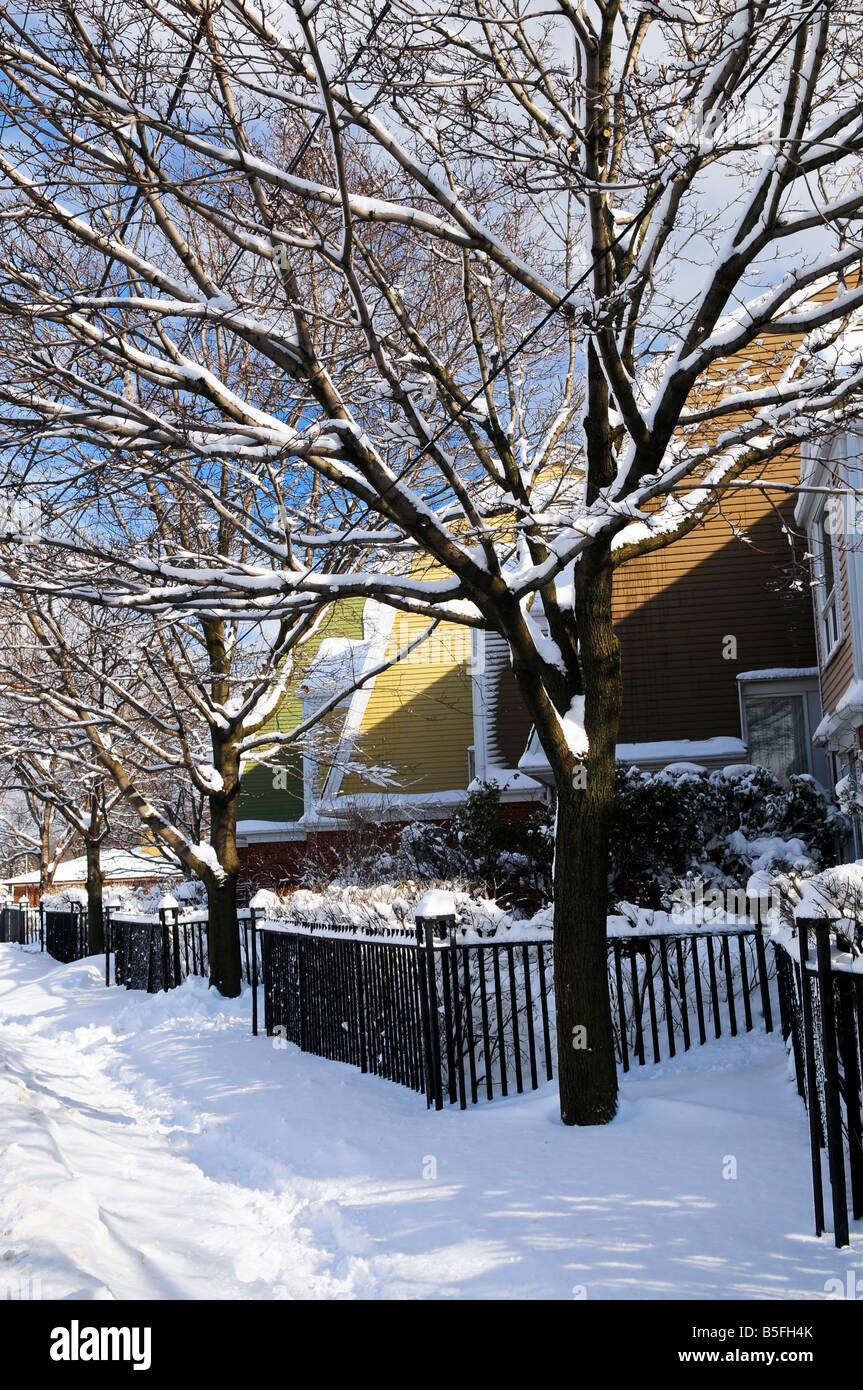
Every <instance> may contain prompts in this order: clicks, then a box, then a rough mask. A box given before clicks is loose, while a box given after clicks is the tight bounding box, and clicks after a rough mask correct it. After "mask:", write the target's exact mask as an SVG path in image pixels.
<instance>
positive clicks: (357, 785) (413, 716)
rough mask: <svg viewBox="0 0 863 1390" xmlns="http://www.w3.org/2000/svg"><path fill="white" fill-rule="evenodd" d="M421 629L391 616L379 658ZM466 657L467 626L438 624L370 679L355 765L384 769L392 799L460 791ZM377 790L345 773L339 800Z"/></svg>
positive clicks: (467, 710) (468, 703) (418, 620)
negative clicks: (391, 776) (391, 777)
mask: <svg viewBox="0 0 863 1390" xmlns="http://www.w3.org/2000/svg"><path fill="white" fill-rule="evenodd" d="M428 625H429V623H428V619H427V618H424V617H422V616H420V615H417V614H406V613H400V614H398V615H397V616H396V619H395V622H394V624H393V631H392V634H391V636H390V640H389V644H388V647H387V656H394V655H395V654H396V652H397V651H399V649H400V648H402V647H404V646H406V645H407V644H408V643H409V642H411V641H413V639H414V638H415V637H419V636H420V635H421V634H422V632H423V631H425V629H426V628H427V627H428ZM470 651H471V635H470V629H469V628H462V627H458V626H456V625H454V624H449V623H445V624H441V626H440V627H439V628H437V629H436V630H435V632H434V633H433V634H432V637H431V639H430V640H429V641H428V642H425V643H423V644H422V645H421V646H419V647H417V648H416V649H415V650H414V651H413V652H412V653H411V654H410V655H409V656H408V657H407V658H406V659H405V660H403V661H401V662H400V663H398V664H397V665H395V666H392V667H391V668H390V669H389V670H388V671H384V672H382V674H381V675H379V676H378V678H377V680H376V681H375V684H374V689H373V690H372V693H371V695H370V697H369V701H368V705H367V706H366V710H365V714H364V715H363V719H362V723H361V725H360V737H359V740H358V744H357V749H356V760H357V761H359V762H362V763H365V764H366V765H368V766H379V767H383V766H389V767H392V768H393V769H394V772H395V785H394V786H393V787H392V788H390V790H393V792H394V793H398V792H399V791H401V792H405V793H408V794H417V795H418V794H422V793H429V792H440V791H459V790H464V788H465V787H466V786H467V783H468V762H467V750H468V748H469V747H470V745H471V744H472V743H473V700H472V691H471V678H470ZM385 790H387V789H386V788H382V787H381V786H379V785H375V783H374V781H373V780H372V779H371V778H366V777H363V776H362V775H361V774H360V773H358V772H353V771H352V772H350V773H348V774H347V775H346V776H345V778H344V779H343V781H342V785H341V793H342V794H343V795H347V794H350V793H356V792H360V791H364V792H381V791H385Z"/></svg>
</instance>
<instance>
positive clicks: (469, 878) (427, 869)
mask: <svg viewBox="0 0 863 1390" xmlns="http://www.w3.org/2000/svg"><path fill="white" fill-rule="evenodd" d="M553 857H554V813H553V811H552V810H550V809H549V808H548V807H546V806H540V807H537V809H536V810H535V811H532V812H531V813H530V814H529V815H527V816H525V817H523V818H519V819H515V820H514V819H509V818H507V817H506V814H505V812H502V810H501V799H500V788H499V787H498V785H497V784H496V783H494V782H483V783H481V784H480V785H479V787H478V788H477V789H476V790H474V791H472V792H471V793H470V795H469V796H468V798H467V801H466V802H465V804H464V805H463V806H461V807H459V809H458V810H457V811H456V812H455V814H454V815H453V816H452V818H451V819H450V820H449V821H447V822H446V823H444V824H443V825H429V824H423V823H422V822H419V823H416V824H413V825H410V826H407V827H406V828H405V830H404V831H402V834H401V839H400V844H399V849H398V852H397V854H396V855H395V856H394V857H393V867H395V868H399V869H402V870H406V871H408V872H409V873H410V874H411V876H412V877H414V878H418V879H429V880H438V879H443V878H454V879H457V880H460V881H461V882H463V883H465V884H467V885H470V886H472V887H473V888H474V889H475V890H477V891H481V892H482V893H484V894H486V895H488V896H490V897H493V898H496V899H498V900H499V901H501V902H507V903H510V904H512V905H514V906H535V905H537V904H539V903H542V902H546V901H548V899H549V897H550V896H551V876H552V861H553Z"/></svg>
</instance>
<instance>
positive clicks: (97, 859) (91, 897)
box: [84, 839, 105, 956]
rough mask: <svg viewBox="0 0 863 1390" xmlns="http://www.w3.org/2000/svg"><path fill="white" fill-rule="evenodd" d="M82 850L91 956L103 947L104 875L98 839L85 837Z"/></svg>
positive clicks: (88, 939)
mask: <svg viewBox="0 0 863 1390" xmlns="http://www.w3.org/2000/svg"><path fill="white" fill-rule="evenodd" d="M84 851H85V853H86V856H87V950H88V951H89V953H90V955H91V956H95V955H99V954H100V953H101V952H102V951H104V949H105V913H104V909H103V906H102V887H103V885H104V882H105V875H104V874H103V872H102V863H101V858H102V855H101V843H100V841H99V840H89V839H85V841H84Z"/></svg>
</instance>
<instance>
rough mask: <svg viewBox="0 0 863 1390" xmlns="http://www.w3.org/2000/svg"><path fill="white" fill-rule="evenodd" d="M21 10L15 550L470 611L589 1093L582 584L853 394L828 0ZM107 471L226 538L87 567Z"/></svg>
mask: <svg viewBox="0 0 863 1390" xmlns="http://www.w3.org/2000/svg"><path fill="white" fill-rule="evenodd" d="M31 13H32V14H33V15H38V19H36V18H33V19H31V21H30V22H29V23H24V22H23V21H19V19H18V18H17V17H16V14H15V13H13V12H10V11H8V10H5V11H3V20H2V24H0V65H2V70H3V73H4V75H5V83H6V85H5V104H6V119H7V124H6V130H5V134H4V136H3V139H2V143H0V177H2V179H3V198H4V222H3V228H4V230H3V251H4V255H3V260H4V262H5V266H6V269H5V270H4V271H3V272H2V279H0V308H2V311H3V317H4V340H5V343H6V344H7V351H8V357H7V360H6V362H5V363H4V364H3V365H2V367H0V373H2V377H0V396H1V397H2V399H3V400H4V401H5V402H6V416H5V421H6V440H7V446H8V447H7V451H6V454H7V458H8V460H9V474H8V477H9V484H10V486H11V487H20V486H22V485H24V486H29V487H31V488H36V489H37V490H38V492H39V495H40V497H41V498H42V499H43V502H44V505H45V506H46V508H47V511H48V515H49V517H50V519H51V525H52V526H53V531H52V529H51V527H49V528H48V530H47V532H46V537H45V539H46V542H51V541H53V543H54V544H55V545H56V546H59V547H61V548H65V552H66V554H67V555H68V556H69V557H72V558H73V559H74V562H75V563H74V567H73V568H74V571H75V572H74V573H72V574H70V575H68V576H66V577H65V578H64V580H63V581H62V582H61V581H60V580H58V578H57V576H56V574H55V575H53V576H49V575H45V574H42V575H40V574H39V573H38V566H39V563H40V559H39V556H40V554H44V552H45V551H46V550H47V549H49V548H50V547H49V545H48V544H46V545H44V546H43V547H42V548H41V552H39V551H38V548H37V553H36V554H35V555H33V554H31V556H30V563H31V566H32V567H33V569H32V571H31V582H32V583H33V585H34V586H35V587H40V586H41V589H42V591H43V592H45V591H54V592H65V593H67V594H73V595H77V596H79V597H82V598H90V599H92V598H96V597H97V598H98V599H99V601H101V602H109V603H116V604H120V603H123V602H125V603H127V604H131V605H135V606H137V607H139V608H145V607H147V606H151V607H153V608H155V609H157V610H158V611H161V612H166V611H168V610H169V609H174V610H180V609H183V608H185V609H186V610H187V611H193V612H195V613H197V614H207V615H209V616H210V617H213V616H216V615H218V616H220V617H221V618H224V617H225V616H230V618H231V620H232V621H242V620H248V619H251V618H257V619H260V616H261V613H262V611H263V610H264V609H266V610H267V612H268V613H269V614H275V613H279V614H281V615H282V620H283V621H287V620H289V618H288V616H287V615H290V614H291V613H297V612H298V611H302V609H303V606H304V605H308V603H309V602H310V600H319V601H325V602H329V601H331V600H334V599H339V598H342V597H345V596H350V595H357V594H362V595H367V596H371V597H376V598H380V599H382V600H384V601H385V602H388V603H392V604H396V605H398V606H400V607H402V608H404V609H407V610H409V611H413V612H421V613H424V614H428V615H429V617H430V618H432V619H448V620H453V621H458V622H464V623H469V624H474V625H476V626H478V627H486V628H489V629H492V630H494V631H496V632H498V633H500V634H502V636H503V637H504V638H505V639H506V641H507V643H508V644H509V648H510V652H511V655H512V662H513V669H514V672H515V675H516V678H517V680H518V683H519V687H520V690H521V692H522V695H523V697H524V700H525V702H526V704H527V706H528V709H529V710H530V712H531V715H532V718H533V721H534V724H535V727H536V732H537V735H538V737H539V740H540V742H541V744H542V747H543V749H544V751H545V754H546V756H547V758H548V761H549V764H550V766H551V768H552V771H553V774H554V779H555V783H556V787H557V855H556V860H555V985H556V1007H557V1026H558V1039H559V1075H560V1088H561V1113H562V1116H563V1119H564V1121H565V1122H566V1123H600V1122H605V1121H608V1120H610V1119H611V1118H612V1116H613V1115H614V1113H615V1110H616V1105H617V1079H616V1069H615V1063H614V1051H613V1041H612V1028H611V1016H610V1007H609V997H608V986H607V972H606V942H605V930H606V928H605V907H606V862H607V855H606V845H607V832H608V820H609V812H610V807H611V802H612V794H613V769H614V755H615V745H616V737H617V728H618V719H619V714H620V706H621V677H620V656H619V650H618V644H617V639H616V637H615V633H614V628H613V625H612V595H613V592H614V584H615V576H616V574H617V572H618V570H619V568H620V567H621V566H622V565H625V564H627V563H630V562H632V561H633V560H634V559H636V558H637V557H639V556H642V555H645V554H647V553H649V552H651V551H653V550H656V549H659V548H661V547H663V546H667V545H670V544H673V543H674V541H675V540H676V539H677V538H679V537H680V536H683V535H685V534H686V533H687V532H689V531H690V530H692V529H693V528H694V527H695V526H697V525H699V524H700V523H701V522H702V521H703V520H704V518H705V517H706V516H708V515H710V513H711V512H712V511H713V510H714V509H715V508H716V507H717V506H719V505H720V504H721V502H722V499H723V497H725V496H727V495H728V494H729V492H730V490H731V489H733V488H739V487H745V486H758V487H769V486H771V485H772V480H771V469H770V465H771V462H772V460H774V459H776V458H777V456H778V455H780V454H782V453H783V452H784V451H787V450H794V449H797V448H798V447H799V446H800V444H801V442H808V441H812V440H815V439H817V438H818V437H819V435H820V434H822V433H823V432H825V431H828V430H836V429H841V428H842V427H843V424H844V423H845V422H846V421H848V420H850V419H852V418H853V417H854V415H855V413H856V412H857V411H858V410H859V401H860V395H861V385H863V364H861V361H860V357H859V351H857V350H854V349H853V348H848V347H847V346H846V339H845V338H843V336H842V332H843V329H844V328H845V327H846V326H847V325H848V324H849V323H850V322H851V321H852V319H853V317H854V316H855V315H856V314H857V313H858V311H859V310H860V307H861V305H863V285H861V284H860V283H858V273H859V266H860V259H861V248H860V242H859V234H860V220H861V209H863V180H861V178H860V152H861V145H863V100H861V97H863V91H861V85H863V84H861V77H860V71H859V60H858V54H859V50H860V44H861V39H863V20H861V16H860V13H859V11H858V9H857V7H856V6H855V5H853V4H851V3H849V0H838V3H832V2H831V0H815V2H814V3H811V2H810V0H762V2H761V3H757V2H756V0H747V3H743V4H741V5H739V6H734V7H729V6H728V5H726V4H723V3H722V2H721V0H705V3H704V4H703V5H702V6H701V8H700V9H699V10H697V11H696V10H695V9H694V8H692V7H690V6H689V5H684V4H678V3H676V0H585V3H584V4H577V3H575V4H572V3H570V2H569V0H558V4H557V6H556V7H555V8H553V9H548V8H544V7H541V6H537V5H536V4H535V3H533V0H443V3H441V4H439V5H434V6H428V7H426V6H424V5H423V4H422V3H416V0H387V3H385V4H382V5H380V6H378V5H377V3H374V0H368V3H367V0H356V3H353V0H319V3H318V4H316V5H311V6H310V5H308V4H305V3H300V0H290V3H288V4H284V5H279V6H278V7H277V6H275V5H274V6H272V7H268V6H267V5H266V4H264V5H261V4H260V3H258V0H255V3H254V4H253V3H251V2H250V0H229V3H227V4H223V5H222V6H220V7H218V8H216V7H213V6H210V5H209V4H207V3H200V0H166V3H165V4H163V5H161V6H160V7H159V11H158V14H156V12H155V10H154V9H153V8H152V7H151V6H150V5H149V4H147V3H146V0H131V3H127V4H124V5H123V6H122V8H120V7H118V6H114V5H112V4H108V3H105V0H85V3H83V4H79V5H76V6H75V7H74V9H73V8H72V7H70V6H65V5H64V6H59V7H58V6H56V5H52V6H51V7H49V8H46V9H42V8H40V7H38V6H37V7H35V8H34V9H33V10H32V11H31ZM227 247H230V248H231V254H230V257H228V256H227V254H226V248H227ZM214 335H215V336H218V339H219V341H220V342H232V343H234V344H235V345H237V346H238V347H239V346H242V349H243V351H244V352H246V353H247V354H248V362H249V372H248V375H247V377H246V379H245V381H244V383H243V385H242V389H239V390H238V389H235V387H234V385H232V384H231V379H230V377H229V376H228V375H227V374H225V373H222V372H221V371H220V368H219V363H218V360H217V359H216V358H214V357H213V355H212V353H208V352H207V344H208V342H209V341H210V340H211V339H212V338H213V337H214ZM130 382H132V383H134V385H133V386H131V387H130V384H129V383H130ZM274 383H277V384H278V386H279V389H280V390H281V392H282V393H283V405H279V404H278V403H277V402H276V401H275V400H274V397H273V384H274ZM582 402H585V403H586V409H584V410H583V406H582ZM49 460H50V463H49V462H48V461H49ZM217 461H218V463H219V464H220V465H221V466H222V468H223V470H225V471H226V472H227V473H228V474H230V475H231V476H232V477H234V478H237V479H239V478H242V479H249V478H253V479H254V480H255V497H256V503H255V510H254V512H250V511H248V510H247V511H244V512H240V511H239V509H238V508H237V505H236V501H237V495H238V493H237V489H236V488H230V489H229V490H228V494H229V495H227V496H225V497H222V496H220V495H219V490H218V486H215V485H214V483H215V479H214V478H210V479H208V477H207V474H206V466H211V467H212V466H214V464H215V463H216V462H217ZM205 465H206V466H205ZM100 470H105V476H106V477H107V476H109V475H111V476H116V477H132V476H135V477H142V476H148V477H150V478H153V479H156V478H164V477H166V476H170V477H171V479H172V480H173V482H174V484H176V485H180V486H186V487H188V488H189V489H190V490H191V491H194V492H195V495H198V496H202V495H204V494H207V496H208V501H209V502H210V503H211V504H212V505H213V506H214V507H216V509H217V510H219V512H220V515H224V516H226V517H227V518H229V519H230V521H231V523H232V524H234V525H236V527H237V530H238V533H239V534H242V536H243V537H244V538H245V540H246V541H247V542H248V546H249V551H248V553H247V555H246V556H245V557H244V560H243V562H242V563H236V562H235V561H234V560H233V557H232V556H230V555H228V554H225V553H223V551H221V550H220V549H219V547H218V546H217V545H213V546H211V547H210V548H209V551H208V553H207V555H206V556H204V555H202V554H201V553H200V552H196V553H195V554H193V555H190V554H189V553H188V552H187V551H186V550H185V549H184V547H183V545H182V542H181V541H180V540H178V538H177V536H176V535H175V534H174V533H173V532H172V531H171V528H170V527H169V528H168V529H167V530H166V533H165V535H164V537H163V540H164V547H163V550H162V551H161V553H160V554H159V556H158V559H157V562H155V563H154V561H153V559H152V556H151V557H149V559H148V558H147V557H146V556H144V555H141V554H137V555H136V554H131V555H130V557H129V564H130V566H131V570H127V571H126V573H127V575H128V574H129V573H134V575H135V576H136V578H135V581H134V582H133V583H129V582H128V581H127V582H126V583H125V584H120V583H117V582H116V581H115V580H114V579H113V577H112V574H111V572H110V570H109V569H106V568H105V567H104V565H103V566H102V568H101V569H100V567H99V563H98V557H96V558H94V556H93V554H92V552H91V551H90V550H89V549H88V547H87V546H86V545H85V544H83V543H82V542H81V541H80V540H76V539H75V537H74V536H73V534H72V525H71V522H70V521H69V517H70V509H71V504H70V500H69V497H70V493H69V489H70V487H71V484H72V479H73V478H74V479H77V480H79V481H80V480H81V479H82V478H86V479H87V483H88V486H90V487H93V486H94V479H95V478H96V477H98V476H99V473H100ZM88 505H91V503H88ZM61 517H62V518H63V519H64V524H65V525H66V527H67V528H69V529H67V530H66V531H64V530H63V526H62V525H61V524H60V522H59V520H58V518H61ZM31 550H32V548H31ZM130 550H131V551H133V552H134V551H135V546H134V545H133V546H131V547H130ZM335 551H337V552H338V554H339V562H338V564H337V565H334V564H333V563H332V556H333V553H334V552H335ZM148 564H149V568H148ZM208 620H209V618H208ZM295 620H298V619H295ZM582 1039H586V1046H585V1047H584V1048H582V1047H580V1046H578V1043H579V1041H580V1040H582Z"/></svg>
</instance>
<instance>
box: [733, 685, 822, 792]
mask: <svg viewBox="0 0 863 1390" xmlns="http://www.w3.org/2000/svg"><path fill="white" fill-rule="evenodd" d="M744 704H745V714H746V741H747V744H748V746H749V761H750V762H751V763H758V764H760V766H761V767H767V768H769V769H770V771H771V772H772V773H774V774H775V776H776V777H778V778H779V780H780V782H787V781H788V778H789V777H791V776H793V775H794V773H796V772H808V771H809V747H810V743H809V729H808V727H807V719H806V696H805V695H804V694H802V693H801V694H799V695H798V694H788V695H779V694H771V695H755V694H749V692H747V693H746V694H745V696H744Z"/></svg>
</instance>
